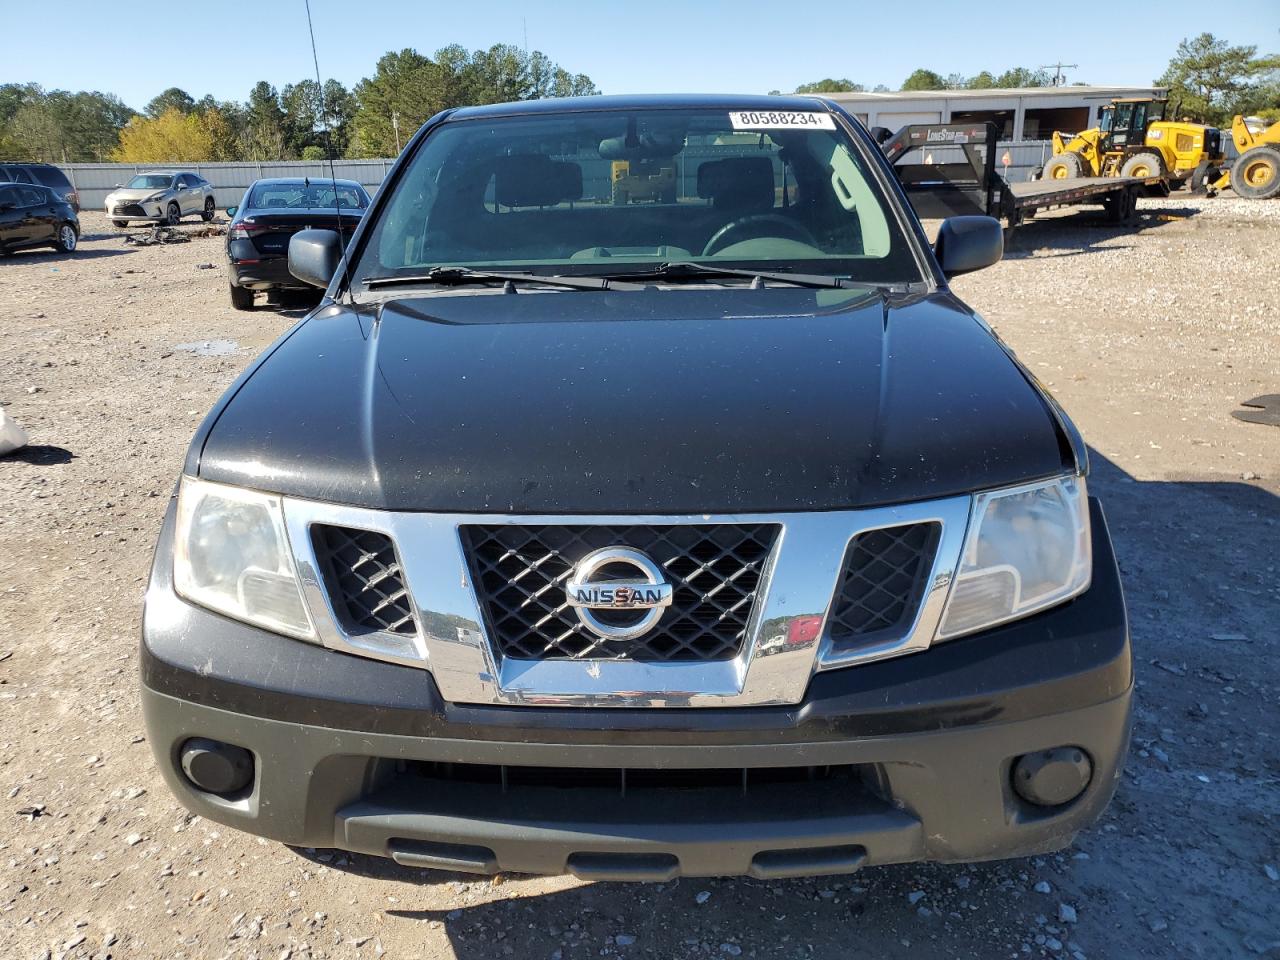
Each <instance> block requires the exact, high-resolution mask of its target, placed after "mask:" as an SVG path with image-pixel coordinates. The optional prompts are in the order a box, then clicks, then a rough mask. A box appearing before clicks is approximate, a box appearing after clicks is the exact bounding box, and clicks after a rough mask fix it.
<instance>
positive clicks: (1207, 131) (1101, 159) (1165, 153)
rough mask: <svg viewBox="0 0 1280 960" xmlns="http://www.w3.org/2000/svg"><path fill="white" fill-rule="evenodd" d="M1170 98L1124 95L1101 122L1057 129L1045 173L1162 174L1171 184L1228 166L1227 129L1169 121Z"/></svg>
mask: <svg viewBox="0 0 1280 960" xmlns="http://www.w3.org/2000/svg"><path fill="white" fill-rule="evenodd" d="M1167 105H1168V101H1167V100H1164V99H1152V98H1148V99H1142V98H1122V99H1116V100H1112V101H1111V102H1110V103H1109V104H1107V105H1106V106H1105V107H1103V108H1102V116H1101V119H1100V121H1099V123H1098V125H1097V126H1096V127H1093V128H1092V129H1090V130H1085V131H1083V132H1081V133H1076V134H1066V135H1064V134H1062V133H1059V132H1058V131H1056V130H1055V131H1054V133H1053V156H1052V157H1051V158H1050V159H1049V161H1048V162H1047V163H1046V164H1045V165H1044V169H1043V171H1042V172H1041V177H1042V178H1043V179H1046V180H1068V179H1071V178H1073V177H1161V178H1163V179H1164V180H1165V181H1166V182H1167V183H1168V184H1169V185H1170V187H1176V186H1178V185H1180V184H1181V183H1182V182H1183V181H1184V180H1187V179H1190V178H1192V176H1193V174H1197V172H1198V174H1199V175H1200V176H1202V177H1206V178H1207V177H1208V176H1210V175H1212V174H1213V173H1214V172H1215V171H1216V170H1217V169H1218V168H1220V167H1221V166H1222V162H1223V159H1224V155H1223V153H1222V133H1221V131H1219V130H1218V129H1217V128H1216V127H1207V126H1205V125H1204V124H1202V123H1189V122H1186V121H1175V120H1165V119H1164V111H1165V107H1166V106H1167Z"/></svg>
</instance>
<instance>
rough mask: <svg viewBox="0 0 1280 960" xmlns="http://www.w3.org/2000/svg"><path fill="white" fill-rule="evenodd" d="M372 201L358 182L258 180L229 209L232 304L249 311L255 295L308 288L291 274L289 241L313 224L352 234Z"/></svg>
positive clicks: (228, 247) (229, 272) (229, 266)
mask: <svg viewBox="0 0 1280 960" xmlns="http://www.w3.org/2000/svg"><path fill="white" fill-rule="evenodd" d="M369 203H370V201H369V194H367V193H366V192H365V189H364V187H362V186H360V184H358V183H356V182H355V181H354V180H332V179H328V180H325V179H316V180H312V179H307V178H298V179H272V180H257V181H255V182H254V183H253V184H252V185H250V187H249V189H248V190H246V191H245V194H244V199H243V200H241V201H240V205H239V206H238V207H229V208H227V215H228V216H229V217H231V218H232V219H231V225H230V226H229V227H228V228H227V260H228V279H229V280H230V283H231V305H232V306H233V307H235V308H236V309H237V310H250V309H252V308H253V295H254V294H255V293H266V292H268V291H273V290H306V289H309V288H308V286H307V284H305V283H303V282H302V281H301V280H298V279H297V278H296V277H294V276H293V274H291V273H290V272H289V239H290V238H291V237H292V236H293V235H294V234H295V233H297V232H298V231H299V230H306V229H310V228H323V229H332V230H335V231H339V232H340V233H341V235H342V236H343V237H346V238H350V236H351V235H352V234H353V233H354V232H355V229H356V227H357V226H358V225H359V223H360V219H361V218H362V217H363V216H364V212H365V210H367V209H368V208H369Z"/></svg>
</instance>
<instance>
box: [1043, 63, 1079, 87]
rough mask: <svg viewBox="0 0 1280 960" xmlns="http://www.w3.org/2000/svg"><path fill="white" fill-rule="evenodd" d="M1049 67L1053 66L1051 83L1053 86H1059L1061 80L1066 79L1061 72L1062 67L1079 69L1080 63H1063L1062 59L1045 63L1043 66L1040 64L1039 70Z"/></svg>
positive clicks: (1061, 82)
mask: <svg viewBox="0 0 1280 960" xmlns="http://www.w3.org/2000/svg"><path fill="white" fill-rule="evenodd" d="M1050 67H1053V85H1054V86H1055V87H1060V86H1062V84H1063V81H1065V80H1066V79H1067V78H1066V76H1065V75H1064V74H1063V72H1062V70H1063V68H1064V67H1065V68H1066V69H1068V70H1079V69H1080V64H1078V63H1063V62H1062V61H1058V62H1057V63H1046V64H1045V65H1044V66H1042V67H1041V68H1040V69H1041V70H1048V69H1049V68H1050Z"/></svg>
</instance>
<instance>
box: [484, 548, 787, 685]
mask: <svg viewBox="0 0 1280 960" xmlns="http://www.w3.org/2000/svg"><path fill="white" fill-rule="evenodd" d="M460 530H461V533H462V536H463V543H464V545H465V546H466V549H467V556H468V560H469V562H470V565H471V574H472V578H473V582H474V585H475V589H476V594H477V597H478V599H479V600H480V604H481V607H482V609H483V610H484V613H485V616H486V620H487V626H488V629H489V632H490V636H491V637H492V638H493V642H494V649H495V652H496V653H497V654H499V655H500V656H502V657H509V658H512V659H517V660H577V659H605V660H639V661H672V660H675V661H691V660H692V661H708V660H729V659H732V658H733V657H735V656H737V654H738V653H739V652H740V651H741V649H742V644H743V641H744V639H745V638H746V633H747V625H748V622H749V620H750V618H751V611H752V608H753V606H754V604H755V602H756V597H757V592H758V590H759V587H760V582H761V574H762V572H763V570H764V567H765V564H766V562H767V560H768V558H769V554H770V552H771V550H772V549H773V544H774V541H775V539H776V538H777V535H778V526H777V525H776V524H769V523H759V524H706V525H685V524H672V525H662V526H647V525H616V526H615V525H594V524H580V525H572V526H563V525H554V526H550V525H548V526H521V525H515V524H502V525H494V526H480V525H464V526H462V527H461V528H460ZM620 545H621V546H628V547H632V548H634V549H636V550H641V551H643V552H644V553H645V554H647V555H648V556H649V557H650V558H651V559H652V560H653V561H654V562H655V563H656V564H657V565H658V566H659V567H660V568H661V569H662V571H663V574H664V576H665V577H666V578H667V579H668V580H669V582H670V583H671V585H672V587H673V598H672V604H671V606H670V607H668V608H667V610H666V611H665V612H664V613H663V615H662V618H661V619H660V620H659V621H658V623H657V624H656V625H655V626H654V627H653V629H652V630H650V631H649V632H648V633H646V634H644V635H643V636H641V637H637V638H634V639H631V640H623V641H620V640H605V639H602V638H600V637H598V636H597V635H595V634H594V633H592V632H590V631H589V630H587V629H586V628H585V627H584V626H583V624H582V622H581V621H580V620H579V619H578V616H577V614H576V613H575V612H574V610H573V608H572V607H570V606H569V604H568V602H567V600H566V597H565V583H566V582H567V581H568V579H569V576H570V574H571V573H572V572H573V568H574V567H575V566H576V565H577V563H578V561H580V560H581V559H582V558H583V557H584V556H586V555H587V554H588V553H590V552H592V551H593V550H597V549H600V548H603V547H609V546H620Z"/></svg>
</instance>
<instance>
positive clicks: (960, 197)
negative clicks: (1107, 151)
mask: <svg viewBox="0 0 1280 960" xmlns="http://www.w3.org/2000/svg"><path fill="white" fill-rule="evenodd" d="M996 143H997V133H996V127H995V124H993V123H928V124H923V123H922V124H912V125H910V126H906V127H903V128H902V129H901V130H899V131H898V133H897V134H896V135H894V136H893V137H892V138H891V139H889V140H888V141H886V142H885V143H884V144H883V145H882V149H883V150H884V153H885V156H886V157H887V158H888V160H889V162H890V163H891V164H892V165H893V169H894V172H895V173H896V174H897V175H898V180H899V181H900V182H901V184H902V187H903V190H904V191H905V192H906V194H907V198H908V199H909V200H910V201H911V205H912V207H914V208H915V211H916V215H917V216H918V217H920V218H921V219H942V218H945V217H951V216H957V215H963V214H985V215H986V216H989V217H997V218H1001V219H1003V220H1005V222H1006V223H1007V225H1008V226H1007V229H1008V230H1009V231H1012V230H1013V229H1014V228H1016V227H1017V226H1018V224H1020V223H1022V222H1023V221H1024V220H1027V219H1028V218H1030V217H1031V216H1033V215H1034V214H1035V213H1036V212H1037V211H1039V210H1047V209H1050V208H1052V207H1070V206H1080V205H1085V204H1097V205H1100V206H1101V207H1103V208H1104V209H1105V210H1106V216H1107V219H1108V220H1109V221H1111V222H1113V223H1123V222H1125V221H1127V220H1129V219H1130V218H1131V217H1132V216H1133V213H1134V210H1135V209H1136V207H1137V201H1138V198H1139V197H1143V196H1168V195H1169V185H1168V183H1167V182H1166V181H1165V180H1164V179H1163V178H1161V177H1077V178H1073V179H1070V180H1029V181H1026V182H1024V183H1008V182H1006V181H1005V179H1004V177H1002V176H1001V175H1000V174H999V173H997V172H996Z"/></svg>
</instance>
